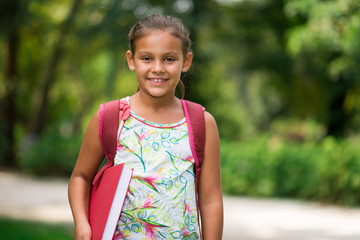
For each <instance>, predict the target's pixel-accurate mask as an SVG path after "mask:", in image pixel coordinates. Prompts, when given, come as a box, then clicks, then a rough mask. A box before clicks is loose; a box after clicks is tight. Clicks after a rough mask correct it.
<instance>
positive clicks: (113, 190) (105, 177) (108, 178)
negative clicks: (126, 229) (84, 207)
mask: <svg viewBox="0 0 360 240" xmlns="http://www.w3.org/2000/svg"><path fill="white" fill-rule="evenodd" d="M131 176H132V170H130V169H128V168H127V167H125V164H119V165H116V166H113V167H109V168H106V169H105V170H104V172H103V173H102V175H101V177H100V179H99V181H97V182H96V183H95V185H93V186H92V188H91V193H90V206H89V222H90V226H91V230H92V240H100V239H101V240H111V239H113V236H114V232H115V229H116V226H117V223H118V221H119V218H120V213H121V209H122V206H123V204H124V201H125V197H126V194H127V191H128V189H129V183H130V180H131Z"/></svg>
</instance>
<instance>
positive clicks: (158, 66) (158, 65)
mask: <svg viewBox="0 0 360 240" xmlns="http://www.w3.org/2000/svg"><path fill="white" fill-rule="evenodd" d="M151 70H152V71H153V72H164V70H165V69H164V64H163V62H162V61H160V60H158V61H154V63H153V66H152V69H151Z"/></svg>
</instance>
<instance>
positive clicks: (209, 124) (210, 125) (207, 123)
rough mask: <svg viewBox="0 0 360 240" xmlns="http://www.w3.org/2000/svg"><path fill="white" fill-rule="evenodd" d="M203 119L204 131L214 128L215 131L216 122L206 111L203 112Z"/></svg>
mask: <svg viewBox="0 0 360 240" xmlns="http://www.w3.org/2000/svg"><path fill="white" fill-rule="evenodd" d="M204 118H205V127H206V129H208V128H210V129H213V128H214V129H216V131H217V125H216V120H215V118H214V117H213V115H211V114H210V113H209V112H207V111H204ZM206 131H207V130H206Z"/></svg>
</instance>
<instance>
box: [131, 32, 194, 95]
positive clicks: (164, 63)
mask: <svg viewBox="0 0 360 240" xmlns="http://www.w3.org/2000/svg"><path fill="white" fill-rule="evenodd" d="M135 44H136V45H135V52H134V54H133V53H132V52H131V51H127V52H126V58H127V62H128V65H129V68H130V70H136V77H137V80H138V82H139V89H140V91H142V92H143V93H146V94H148V95H150V96H152V97H164V96H169V94H172V95H174V94H175V88H176V85H177V84H178V82H179V80H180V76H181V72H186V71H187V70H188V69H189V67H190V65H191V61H192V56H193V55H192V53H191V52H189V53H188V54H187V55H186V56H184V54H183V52H182V42H181V40H180V39H179V38H177V37H175V36H174V35H172V34H171V33H169V32H166V31H155V32H153V33H150V34H149V35H146V36H145V37H142V38H140V39H138V40H137V41H136V43H135Z"/></svg>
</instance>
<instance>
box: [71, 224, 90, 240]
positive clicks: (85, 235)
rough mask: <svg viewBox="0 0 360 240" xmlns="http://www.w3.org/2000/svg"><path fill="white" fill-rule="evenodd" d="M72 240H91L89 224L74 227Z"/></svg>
mask: <svg viewBox="0 0 360 240" xmlns="http://www.w3.org/2000/svg"><path fill="white" fill-rule="evenodd" d="M74 240H91V227H90V224H89V223H87V222H86V223H82V224H78V225H75V238H74Z"/></svg>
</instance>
